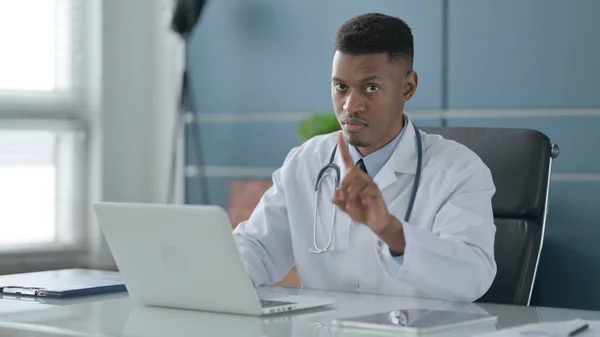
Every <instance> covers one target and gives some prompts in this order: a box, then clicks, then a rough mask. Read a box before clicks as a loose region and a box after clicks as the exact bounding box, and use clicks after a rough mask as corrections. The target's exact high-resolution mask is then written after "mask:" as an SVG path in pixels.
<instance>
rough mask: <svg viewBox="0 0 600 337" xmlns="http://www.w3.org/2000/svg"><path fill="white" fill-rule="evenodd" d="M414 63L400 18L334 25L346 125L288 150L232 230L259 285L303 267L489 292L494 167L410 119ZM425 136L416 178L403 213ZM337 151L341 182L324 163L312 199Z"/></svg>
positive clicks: (350, 277) (468, 295)
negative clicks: (268, 183) (246, 214)
mask: <svg viewBox="0 0 600 337" xmlns="http://www.w3.org/2000/svg"><path fill="white" fill-rule="evenodd" d="M412 63H413V37H412V33H411V30H410V28H409V27H408V26H407V25H406V23H404V21H402V20H400V19H398V18H394V17H390V16H386V15H383V14H364V15H360V16H357V17H354V18H352V19H350V20H349V21H347V22H346V23H344V24H343V25H342V26H341V27H340V28H339V30H338V32H337V35H336V50H335V54H334V57H333V67H332V84H331V87H332V100H333V105H334V108H335V114H336V116H337V119H338V121H339V123H340V125H341V127H342V131H341V132H335V133H332V134H328V135H320V136H317V137H314V138H313V139H311V140H309V141H307V142H305V143H304V144H302V145H301V146H299V147H297V148H294V149H293V150H292V151H290V153H289V154H288V156H287V158H286V159H285V161H284V163H283V165H282V167H281V168H279V169H278V170H277V171H276V172H275V173H274V174H273V186H272V187H271V188H270V189H269V190H268V191H267V192H266V193H265V194H264V196H263V197H262V198H261V200H260V202H259V204H258V206H257V207H256V209H255V210H254V212H253V213H252V215H251V217H250V218H249V219H248V221H245V222H242V223H241V224H239V225H238V226H237V228H236V229H235V231H234V234H235V239H236V242H237V246H238V248H239V250H240V253H241V256H242V260H243V262H244V264H245V266H246V268H247V270H248V273H249V274H250V276H251V278H252V280H253V281H254V283H255V284H256V285H257V286H259V285H270V284H274V283H276V282H278V281H280V280H281V279H282V278H283V277H284V276H285V275H286V274H287V273H288V272H289V271H290V269H291V268H292V267H294V266H296V268H297V271H298V275H299V278H300V281H301V282H302V285H303V286H304V287H306V288H312V289H325V290H337V291H357V292H368V293H378V294H389V295H401V296H411V297H425V298H440V299H448V300H457V301H474V300H476V299H478V298H479V297H481V296H482V295H483V294H484V293H485V292H486V291H487V290H488V289H489V287H490V285H491V283H492V281H493V279H494V277H495V274H496V264H495V261H494V236H495V225H494V223H493V214H492V207H491V199H492V196H493V194H494V193H495V187H494V184H493V181H492V177H491V174H490V171H489V169H488V168H487V167H486V166H485V164H484V163H483V162H482V161H481V160H480V158H478V157H477V156H476V155H475V154H474V153H473V152H472V151H470V150H469V149H467V148H466V147H464V146H462V145H460V144H458V143H456V142H453V141H450V140H446V139H443V138H442V137H440V136H438V135H428V134H426V133H423V132H421V131H417V129H416V128H414V126H413V124H412V122H411V121H410V118H409V117H408V115H407V114H406V113H404V105H405V103H406V102H407V101H408V100H409V99H410V98H411V97H412V96H413V95H414V93H415V91H416V89H417V82H418V80H417V74H416V73H415V72H414V71H413V68H412ZM418 135H420V137H417V136H418ZM419 140H420V141H421V143H422V156H421V157H422V164H421V171H420V180H419V184H418V190H417V193H416V195H415V198H414V204H413V206H412V212H411V214H410V218H409V220H407V219H406V215H407V214H406V213H407V210H408V209H409V208H410V205H409V204H410V201H411V199H412V195H413V191H412V189H413V186H414V183H415V182H416V181H415V180H416V179H415V178H416V173H417V172H416V170H417V167H418V165H417V164H418V158H419V154H418V152H419V151H418V148H419V146H418V144H419ZM336 145H337V147H336ZM334 149H336V150H335V153H334V154H333V157H332V151H334ZM330 159H331V160H332V161H333V164H335V165H337V166H338V167H339V169H340V184H339V186H338V187H337V188H336V187H335V182H334V181H335V170H334V169H329V170H328V171H327V172H328V173H329V174H331V175H330V176H327V177H325V178H324V179H323V180H322V181H321V183H320V185H319V195H318V199H315V198H316V196H315V186H316V185H317V177H318V176H319V172H320V171H321V169H322V168H324V167H326V166H327V165H328V164H329V163H330ZM315 206H316V207H315ZM315 211H316V212H317V216H316V220H317V221H316V223H315V222H314V221H315V216H314V215H315Z"/></svg>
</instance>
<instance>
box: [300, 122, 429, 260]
mask: <svg viewBox="0 0 600 337" xmlns="http://www.w3.org/2000/svg"><path fill="white" fill-rule="evenodd" d="M413 127H414V129H415V134H416V136H417V171H416V173H415V179H414V181H413V187H412V193H411V195H410V201H409V203H408V208H407V209H406V214H405V215H404V221H405V222H408V220H409V219H410V214H411V213H412V208H413V205H414V203H415V198H416V197H417V190H418V189H419V182H420V180H421V164H422V163H421V162H422V160H423V144H422V140H421V134H420V133H419V129H418V128H417V126H416V125H414V124H413ZM336 151H337V144H336V145H335V146H334V147H333V151H332V152H331V157H330V158H329V163H328V164H327V165H326V166H325V167H323V168H322V169H321V171H319V175H318V176H317V183H316V185H315V215H314V223H313V245H314V250H312V251H311V252H312V253H315V254H321V253H326V252H329V251H331V242H332V241H333V232H334V226H335V215H336V213H337V212H336V209H335V207H333V214H332V220H331V229H330V231H329V240H328V241H327V246H325V248H323V249H320V248H319V247H317V219H318V215H319V214H318V208H319V188H320V187H321V182H322V181H323V180H324V179H323V178H324V177H326V176H327V174H328V173H329V170H330V169H331V170H333V171H334V172H335V187H334V188H337V187H338V186H339V185H340V177H341V173H340V167H339V166H338V165H336V164H335V163H334V160H335V153H336Z"/></svg>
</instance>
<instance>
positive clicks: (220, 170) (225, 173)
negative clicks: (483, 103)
mask: <svg viewBox="0 0 600 337" xmlns="http://www.w3.org/2000/svg"><path fill="white" fill-rule="evenodd" d="M277 169H278V168H277V167H260V166H233V165H207V166H204V168H203V170H202V172H203V173H204V175H205V176H206V177H207V178H239V177H254V178H271V176H272V174H273V172H275V170H277ZM185 176H186V178H194V177H197V176H198V168H197V167H196V166H194V165H187V166H186V167H185ZM551 180H552V181H593V182H596V181H599V182H600V173H573V172H554V173H552V176H551Z"/></svg>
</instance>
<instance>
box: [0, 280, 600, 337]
mask: <svg viewBox="0 0 600 337" xmlns="http://www.w3.org/2000/svg"><path fill="white" fill-rule="evenodd" d="M51 273H52V274H51V275H60V273H61V272H51ZM62 273H65V272H64V271H63V272H62ZM40 275H46V276H47V275H48V273H46V274H40ZM14 277H15V276H0V283H2V282H5V281H6V280H7V279H8V278H13V279H14ZM260 292H264V293H282V294H294V295H297V294H300V295H312V296H328V297H333V298H335V299H336V304H335V305H334V306H332V307H330V308H325V309H318V310H314V309H313V310H309V311H303V312H297V313H293V314H282V315H278V316H273V317H264V318H258V317H247V316H238V315H227V314H215V313H204V312H199V311H189V310H176V309H166V308H156V307H141V306H136V305H135V304H134V303H132V301H131V300H130V298H129V296H128V295H127V293H119V294H108V295H96V296H88V297H80V298H75V299H66V300H64V299H63V300H58V299H53V300H48V299H33V298H26V299H24V298H20V299H19V298H15V297H13V296H9V295H5V296H3V297H0V335H1V336H4V335H10V336H28V337H31V336H44V337H47V336H55V337H58V336H168V337H178V336H224V337H228V336H235V337H257V336H269V337H270V336H277V337H285V336H318V337H321V336H327V337H329V336H363V335H361V334H360V333H357V332H340V331H335V330H332V329H330V321H331V319H332V318H335V317H347V316H353V315H361V314H368V313H375V312H382V311H387V310H396V309H403V308H411V307H412V308H414V307H420V308H430V309H450V310H461V311H469V312H472V311H476V312H488V313H490V314H493V315H497V316H498V323H497V324H496V329H502V328H506V327H511V326H515V325H521V324H526V323H533V322H540V321H558V320H568V319H574V318H581V319H588V320H600V312H595V311H580V310H569V309H557V308H543V307H522V306H510V305H498V304H484V303H477V304H473V303H450V302H445V301H438V300H423V299H412V298H402V297H390V296H378V295H367V294H355V293H336V292H322V291H311V290H306V289H296V288H281V287H271V288H261V289H260ZM463 335H464V333H463ZM364 336H367V335H364ZM370 336H373V335H370Z"/></svg>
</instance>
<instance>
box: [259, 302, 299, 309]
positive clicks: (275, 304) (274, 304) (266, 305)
mask: <svg viewBox="0 0 600 337" xmlns="http://www.w3.org/2000/svg"><path fill="white" fill-rule="evenodd" d="M289 304H296V303H294V302H284V301H273V300H260V305H261V306H262V307H263V308H271V307H278V306H281V305H289Z"/></svg>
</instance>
